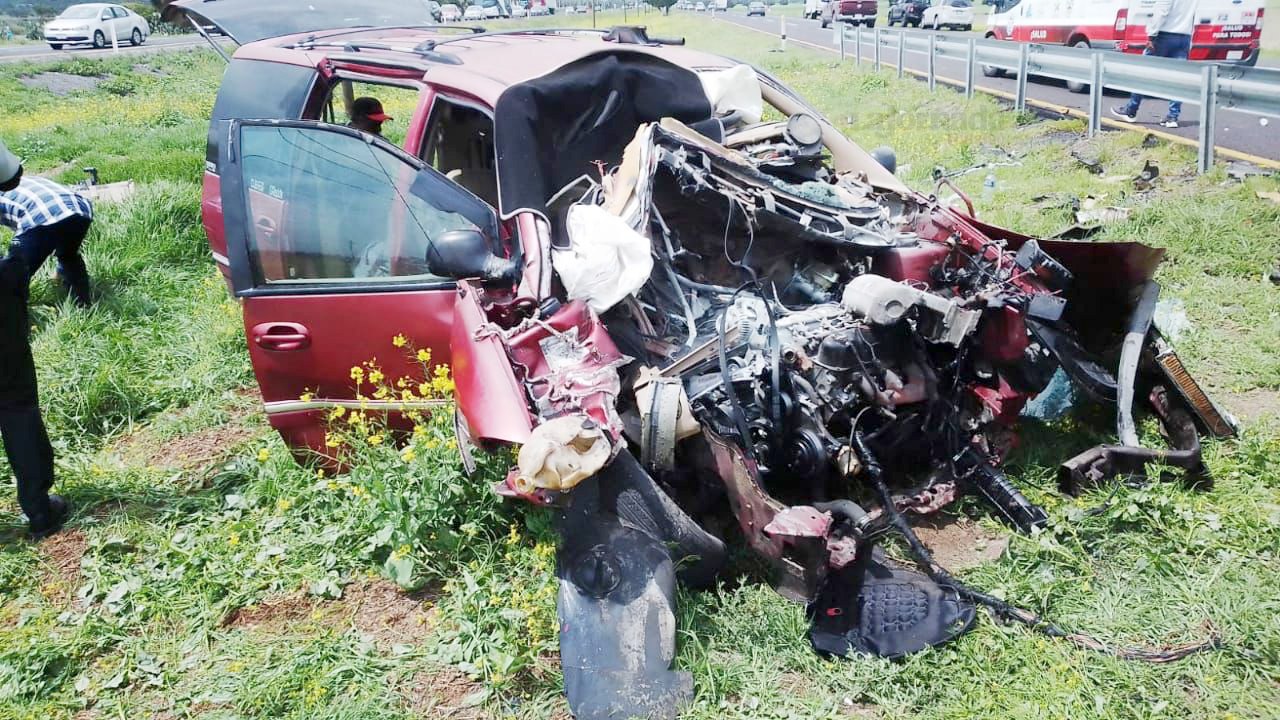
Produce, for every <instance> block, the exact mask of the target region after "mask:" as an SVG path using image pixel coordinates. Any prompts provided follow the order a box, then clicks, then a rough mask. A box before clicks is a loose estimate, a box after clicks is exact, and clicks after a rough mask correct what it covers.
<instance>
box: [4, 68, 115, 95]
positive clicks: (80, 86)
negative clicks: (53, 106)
mask: <svg viewBox="0 0 1280 720" xmlns="http://www.w3.org/2000/svg"><path fill="white" fill-rule="evenodd" d="M18 82H20V83H22V84H23V85H25V86H27V87H29V88H32V89H34V90H48V91H49V92H51V93H53V94H54V95H57V96H59V97H65V96H67V95H70V94H71V93H73V92H78V91H81V90H92V89H94V88H96V87H98V84H99V83H101V82H102V78H99V77H85V76H84V75H71V74H69V73H60V72H42V73H40V74H39V75H31V76H29V77H20V78H18Z"/></svg>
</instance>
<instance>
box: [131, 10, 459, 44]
mask: <svg viewBox="0 0 1280 720" xmlns="http://www.w3.org/2000/svg"><path fill="white" fill-rule="evenodd" d="M154 1H155V4H156V5H158V6H159V7H160V12H161V17H163V18H164V19H165V20H167V21H169V22H174V23H178V24H182V25H186V24H187V22H188V21H187V20H186V19H185V18H184V17H183V16H184V15H185V16H186V18H190V20H191V21H193V22H195V23H196V24H198V25H199V26H201V27H210V26H216V27H217V28H218V29H219V30H221V31H222V32H223V33H225V34H226V35H227V36H228V37H230V38H231V39H232V40H235V41H236V42H237V43H239V44H241V45H244V44H245V43H251V42H254V41H257V40H262V39H263V38H270V37H280V36H281V35H292V34H294V33H302V32H312V31H315V30H331V29H334V28H351V27H376V26H380V25H399V26H406V25H430V24H432V23H434V22H435V21H434V20H433V19H432V18H431V11H430V9H429V8H428V7H427V3H424V2H404V1H403V0H358V1H356V2H352V0H270V1H269V2H264V0H217V2H209V1H208V0H154Z"/></svg>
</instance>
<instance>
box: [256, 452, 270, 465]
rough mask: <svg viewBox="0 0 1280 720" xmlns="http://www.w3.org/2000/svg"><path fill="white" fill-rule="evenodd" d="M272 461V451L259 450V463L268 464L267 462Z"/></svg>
mask: <svg viewBox="0 0 1280 720" xmlns="http://www.w3.org/2000/svg"><path fill="white" fill-rule="evenodd" d="M270 459H271V451H270V450H268V449H266V448H262V449H260V450H258V462H260V463H264V462H266V461H268V460H270Z"/></svg>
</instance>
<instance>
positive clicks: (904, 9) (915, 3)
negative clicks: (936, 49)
mask: <svg viewBox="0 0 1280 720" xmlns="http://www.w3.org/2000/svg"><path fill="white" fill-rule="evenodd" d="M928 7H929V3H928V2H926V0H900V1H899V2H895V3H893V4H892V5H890V6H889V19H888V22H889V26H890V27H892V26H893V25H895V24H896V25H901V26H903V27H906V26H908V25H910V26H911V27H920V20H921V18H922V17H923V16H924V11H925V9H926V8H928Z"/></svg>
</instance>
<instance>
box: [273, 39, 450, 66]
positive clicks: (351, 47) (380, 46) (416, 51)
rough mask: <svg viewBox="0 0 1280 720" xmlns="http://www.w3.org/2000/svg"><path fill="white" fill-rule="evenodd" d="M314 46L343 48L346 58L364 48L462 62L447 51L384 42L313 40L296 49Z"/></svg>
mask: <svg viewBox="0 0 1280 720" xmlns="http://www.w3.org/2000/svg"><path fill="white" fill-rule="evenodd" d="M316 48H337V49H339V50H343V51H345V52H346V53H347V55H346V56H345V57H346V58H347V59H358V58H357V54H358V53H360V52H362V51H364V50H381V51H383V52H393V53H404V54H407V55H413V56H414V57H418V58H422V59H423V60H430V61H432V62H437V63H441V64H443V65H461V64H462V59H461V58H459V57H458V56H457V55H450V54H449V53H442V52H435V51H433V50H423V49H420V48H418V47H414V48H405V47H396V46H395V45H387V44H386V43H376V42H370V43H361V42H325V43H316V42H313V43H308V44H306V45H299V46H297V49H301V50H315V49H316ZM335 57H336V56H335ZM362 62H365V63H366V64H372V62H373V58H365V59H363V60H362Z"/></svg>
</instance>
